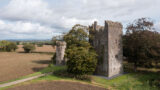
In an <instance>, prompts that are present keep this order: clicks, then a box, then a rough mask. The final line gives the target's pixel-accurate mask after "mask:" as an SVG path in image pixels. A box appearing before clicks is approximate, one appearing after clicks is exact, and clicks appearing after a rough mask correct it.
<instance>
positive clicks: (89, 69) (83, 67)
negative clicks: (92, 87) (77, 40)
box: [67, 47, 97, 75]
mask: <svg viewBox="0 0 160 90" xmlns="http://www.w3.org/2000/svg"><path fill="white" fill-rule="evenodd" d="M96 57H97V55H96V53H95V52H94V51H91V50H89V49H86V48H84V47H73V48H72V49H68V50H67V58H68V59H69V60H68V62H67V68H68V69H67V71H68V72H69V73H72V74H74V75H86V74H87V75H90V74H93V72H94V71H95V68H96V65H97V59H96Z"/></svg>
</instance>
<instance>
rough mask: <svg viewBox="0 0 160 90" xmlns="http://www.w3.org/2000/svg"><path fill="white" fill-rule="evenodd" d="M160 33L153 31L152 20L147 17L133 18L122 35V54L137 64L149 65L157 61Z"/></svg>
mask: <svg viewBox="0 0 160 90" xmlns="http://www.w3.org/2000/svg"><path fill="white" fill-rule="evenodd" d="M159 38H160V35H159V33H157V32H153V22H152V21H150V20H148V19H147V18H141V19H138V20H135V21H134V22H133V23H132V24H129V25H128V26H127V33H126V35H124V36H123V49H124V56H126V57H127V60H128V61H129V62H133V63H134V67H135V70H136V68H137V66H147V67H151V66H152V62H155V60H157V61H158V58H159V54H158V53H159V50H160V46H159V45H160V39H159Z"/></svg>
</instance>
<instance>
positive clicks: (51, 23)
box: [0, 0, 160, 38]
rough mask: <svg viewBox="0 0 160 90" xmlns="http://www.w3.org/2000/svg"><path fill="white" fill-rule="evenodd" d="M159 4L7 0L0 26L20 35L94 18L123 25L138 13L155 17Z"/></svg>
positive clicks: (156, 0)
mask: <svg viewBox="0 0 160 90" xmlns="http://www.w3.org/2000/svg"><path fill="white" fill-rule="evenodd" d="M0 2H1V1H0ZM159 4H160V0H54V1H52V0H11V1H10V2H9V3H8V4H7V5H6V6H4V7H2V8H0V13H1V14H0V19H2V20H3V21H2V20H1V21H0V25H1V27H0V30H1V31H3V32H5V33H3V34H6V35H7V34H8V33H7V31H8V32H10V34H11V32H12V34H14V35H15V36H16V34H17V33H18V34H20V33H21V34H22V33H23V35H24V36H22V35H21V38H26V37H27V35H26V34H29V33H30V34H32V37H33V36H34V35H33V34H38V35H39V36H43V37H44V38H51V35H50V34H49V36H50V37H49V36H48V33H51V32H53V33H55V34H58V33H62V32H67V31H68V30H69V29H70V28H71V27H72V26H73V25H74V24H83V25H90V24H91V23H92V22H93V21H94V20H97V21H98V23H99V24H100V25H104V20H113V21H119V22H122V23H123V25H124V26H126V24H127V23H129V22H132V21H133V20H134V19H137V18H141V17H151V18H153V19H154V20H157V21H159V20H160V16H159V15H160V12H159V8H160V5H159ZM7 26H8V27H7ZM40 32H42V33H40ZM0 34H1V35H2V33H0ZM40 34H42V35H40ZM14 35H13V36H14ZM25 35H26V36H25ZM30 36H31V35H30ZM0 37H1V36H0ZM6 38H8V37H6ZM33 38H34V37H33Z"/></svg>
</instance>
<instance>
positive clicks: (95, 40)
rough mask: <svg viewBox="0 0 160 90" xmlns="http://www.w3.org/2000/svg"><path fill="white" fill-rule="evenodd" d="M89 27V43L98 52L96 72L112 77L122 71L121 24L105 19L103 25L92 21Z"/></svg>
mask: <svg viewBox="0 0 160 90" xmlns="http://www.w3.org/2000/svg"><path fill="white" fill-rule="evenodd" d="M89 28H90V31H89V32H90V35H92V38H90V43H91V45H92V46H93V47H94V48H95V50H96V52H97V54H98V65H97V68H96V72H95V73H96V74H98V75H103V76H107V77H113V76H115V75H118V74H122V73H123V66H122V57H123V52H122V28H123V27H122V24H121V23H118V22H112V21H105V26H104V27H103V26H99V25H97V22H94V24H93V25H92V26H90V27H89Z"/></svg>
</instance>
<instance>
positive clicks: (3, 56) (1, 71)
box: [0, 46, 55, 82]
mask: <svg viewBox="0 0 160 90" xmlns="http://www.w3.org/2000/svg"><path fill="white" fill-rule="evenodd" d="M21 47H22V46H21ZM21 47H20V46H19V50H23V49H22V48H21ZM37 50H39V52H42V51H43V52H46V51H49V52H50V51H52V52H54V51H55V50H54V49H53V48H52V46H44V47H41V49H39V48H37ZM51 57H52V55H47V54H38V53H28V54H27V53H19V52H0V82H4V81H8V80H12V79H16V78H19V77H22V76H25V75H28V74H32V73H34V72H37V71H40V70H42V69H43V68H45V67H47V66H48V64H49V63H50V60H51Z"/></svg>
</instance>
